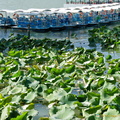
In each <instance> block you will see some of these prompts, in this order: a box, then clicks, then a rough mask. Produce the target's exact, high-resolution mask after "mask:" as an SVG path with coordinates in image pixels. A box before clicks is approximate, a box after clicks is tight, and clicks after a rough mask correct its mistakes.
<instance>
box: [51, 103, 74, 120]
mask: <svg viewBox="0 0 120 120" xmlns="http://www.w3.org/2000/svg"><path fill="white" fill-rule="evenodd" d="M74 114H75V113H74V111H73V110H72V109H70V108H69V107H68V106H67V105H61V106H58V107H57V108H56V107H53V108H52V110H50V116H51V117H50V120H72V119H73V117H74Z"/></svg>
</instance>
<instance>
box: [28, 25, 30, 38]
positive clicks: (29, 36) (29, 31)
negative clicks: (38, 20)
mask: <svg viewBox="0 0 120 120" xmlns="http://www.w3.org/2000/svg"><path fill="white" fill-rule="evenodd" d="M28 39H30V23H29V24H28Z"/></svg>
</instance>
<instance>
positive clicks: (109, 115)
mask: <svg viewBox="0 0 120 120" xmlns="http://www.w3.org/2000/svg"><path fill="white" fill-rule="evenodd" d="M102 116H103V120H119V119H120V113H119V111H117V110H116V109H111V108H108V110H107V111H106V112H104V114H103V115H102Z"/></svg>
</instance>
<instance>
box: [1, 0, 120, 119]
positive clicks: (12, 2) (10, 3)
mask: <svg viewBox="0 0 120 120" xmlns="http://www.w3.org/2000/svg"><path fill="white" fill-rule="evenodd" d="M64 3H65V0H0V9H10V10H15V9H29V8H59V7H63V4H64ZM117 25H120V23H115V24H113V25H110V26H109V27H114V26H117ZM89 29H92V27H87V28H77V29H72V30H63V31H60V32H52V31H49V32H47V33H37V32H33V31H31V32H30V33H31V38H45V37H48V38H51V39H70V40H71V41H72V42H73V44H74V46H75V47H84V48H86V49H93V48H95V49H96V50H97V51H99V52H102V53H103V54H104V55H105V56H107V55H108V54H110V55H112V56H113V58H120V49H116V50H102V49H101V46H100V45H99V44H98V45H97V46H96V47H90V46H89V42H88V37H89V35H88V30H89ZM11 33H14V34H22V35H28V32H27V31H22V30H13V29H2V28H0V39H2V38H6V39H8V37H9V35H10V34H11ZM72 34H75V35H76V37H72V36H71V35H72ZM35 108H36V109H37V110H38V111H39V114H38V115H37V116H36V117H35V118H34V120H37V119H38V118H39V117H40V116H48V109H47V107H46V106H42V105H40V104H36V106H35ZM40 108H42V109H40Z"/></svg>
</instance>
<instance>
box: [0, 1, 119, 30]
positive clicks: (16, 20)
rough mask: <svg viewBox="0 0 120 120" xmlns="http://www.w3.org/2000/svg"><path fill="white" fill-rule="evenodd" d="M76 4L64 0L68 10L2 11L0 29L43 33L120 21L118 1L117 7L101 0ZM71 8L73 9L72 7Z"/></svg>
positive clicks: (32, 9) (65, 8)
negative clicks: (10, 28) (10, 14)
mask: <svg viewBox="0 0 120 120" xmlns="http://www.w3.org/2000/svg"><path fill="white" fill-rule="evenodd" d="M72 1H73V0H72ZM77 1H78V0H77ZM77 1H76V2H70V0H67V1H66V3H67V7H64V8H51V9H34V8H31V9H28V10H22V9H18V10H15V11H10V10H9V11H8V10H1V12H3V13H4V15H3V13H1V12H0V13H1V14H0V25H1V27H2V26H3V27H6V26H7V27H9V26H10V27H12V29H19V30H32V31H36V32H46V31H50V30H51V31H60V30H63V29H73V28H76V27H82V26H94V25H102V24H109V23H112V22H116V21H119V20H120V1H119V0H118V1H117V2H118V3H109V2H108V1H107V3H104V4H103V3H102V2H100V0H99V2H95V1H93V2H92V3H91V2H90V1H89V2H86V3H83V2H77ZM97 3H98V4H97ZM71 5H73V6H72V7H71ZM8 12H9V13H12V18H11V17H10V16H8V15H7V14H8ZM5 16H6V17H5ZM3 18H4V19H3ZM8 20H9V21H11V22H8ZM6 21H7V22H6Z"/></svg>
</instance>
